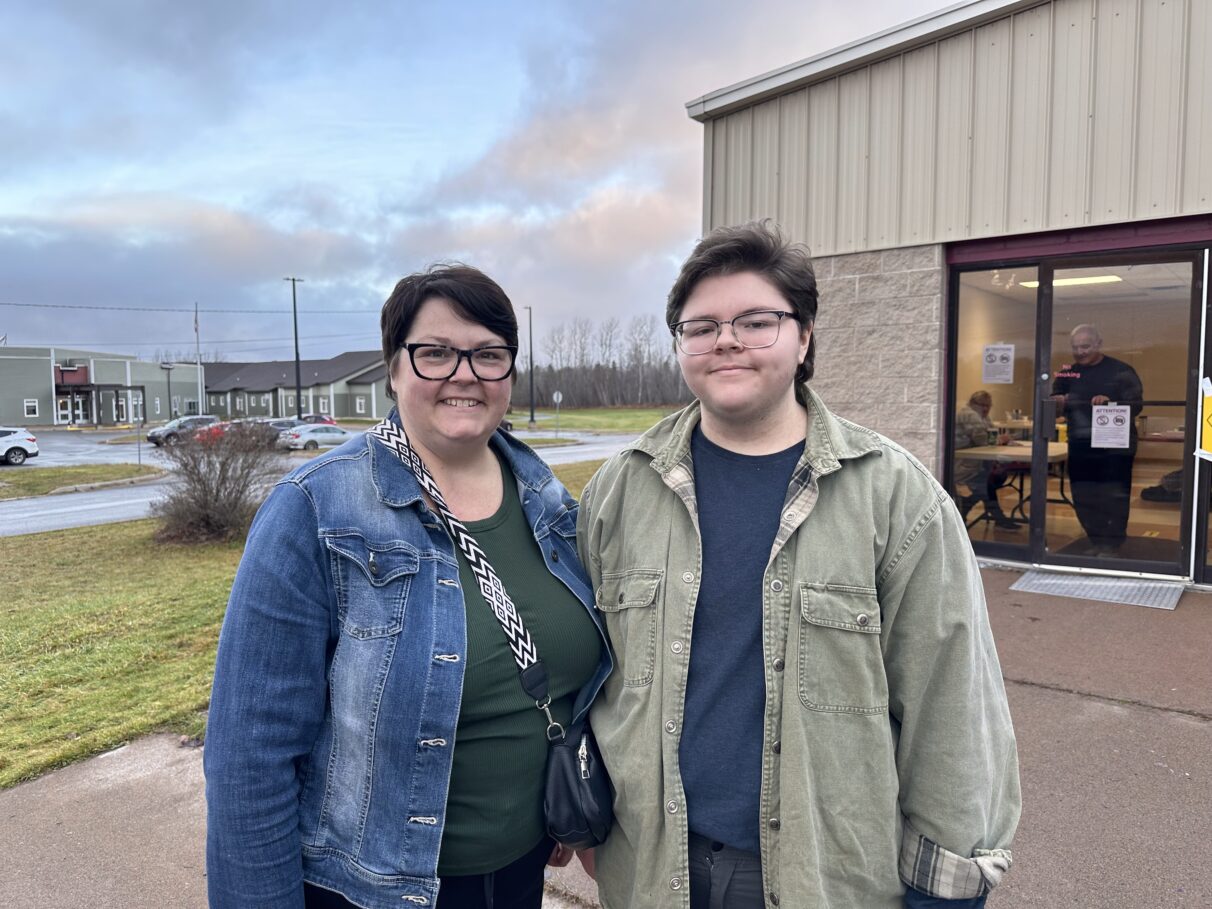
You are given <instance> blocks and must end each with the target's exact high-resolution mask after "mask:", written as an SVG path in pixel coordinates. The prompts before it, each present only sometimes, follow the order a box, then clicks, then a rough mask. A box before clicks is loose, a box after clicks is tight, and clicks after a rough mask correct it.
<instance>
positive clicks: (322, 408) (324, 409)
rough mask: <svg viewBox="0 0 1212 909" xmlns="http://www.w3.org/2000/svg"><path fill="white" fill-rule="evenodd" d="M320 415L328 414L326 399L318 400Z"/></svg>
mask: <svg viewBox="0 0 1212 909" xmlns="http://www.w3.org/2000/svg"><path fill="white" fill-rule="evenodd" d="M320 413H328V398H325V397H321V398H320Z"/></svg>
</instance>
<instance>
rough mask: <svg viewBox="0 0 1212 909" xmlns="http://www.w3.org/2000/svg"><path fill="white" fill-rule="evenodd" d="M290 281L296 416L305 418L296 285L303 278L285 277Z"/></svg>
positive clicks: (300, 282) (301, 281) (284, 279)
mask: <svg viewBox="0 0 1212 909" xmlns="http://www.w3.org/2000/svg"><path fill="white" fill-rule="evenodd" d="M282 280H283V281H289V282H290V312H291V315H292V316H294V320H295V416H296V417H298V418H299V419H300V420H302V419H303V371H302V369H301V367H300V366H299V297H298V294H297V292H296V288H295V285H297V284H302V283H303V279H302V278H283V279H282Z"/></svg>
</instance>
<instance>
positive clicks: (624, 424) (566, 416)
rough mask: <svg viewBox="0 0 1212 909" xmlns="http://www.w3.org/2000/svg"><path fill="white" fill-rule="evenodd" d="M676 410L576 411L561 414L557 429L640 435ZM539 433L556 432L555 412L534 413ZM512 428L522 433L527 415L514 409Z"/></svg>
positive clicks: (646, 408)
mask: <svg viewBox="0 0 1212 909" xmlns="http://www.w3.org/2000/svg"><path fill="white" fill-rule="evenodd" d="M678 409H679V408H677V407H578V408H572V409H570V410H563V409H561V410H560V429H575V430H577V431H578V432H601V433H620V434H631V435H637V436H638V435H639V434H640V433H642V432H645V431H646V430H648V429H651V428H652V426H653V425H654V424H655V423H657V422H658V421H659V420H661V419H662V418H663V417H667V416H669V414H671V413H673V412H674V411H675V410H678ZM534 415H535V422H536V424H537V428H538V429H555V428H556V412H555V411H554V410H536V411H535V414H534ZM511 419H512V420H513V425H514V426H515V427H516V428H517V429H518V430H521V429H524V428H525V427H526V424H527V422H528V421H529V420H530V411H529V410H521V409H519V408H517V407H515V408H514V414H513V416H512V417H511Z"/></svg>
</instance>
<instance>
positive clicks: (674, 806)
mask: <svg viewBox="0 0 1212 909" xmlns="http://www.w3.org/2000/svg"><path fill="white" fill-rule="evenodd" d="M665 810H666V811H668V812H669V813H670V814H677V813H678V803H677V802H675V801H674V800H673V799H670V800H669V801H667V802H666V803H665Z"/></svg>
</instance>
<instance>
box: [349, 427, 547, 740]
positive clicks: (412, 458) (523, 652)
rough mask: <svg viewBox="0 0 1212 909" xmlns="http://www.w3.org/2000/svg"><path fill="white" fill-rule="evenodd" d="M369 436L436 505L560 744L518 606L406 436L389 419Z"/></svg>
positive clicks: (526, 687)
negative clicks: (380, 443) (405, 470)
mask: <svg viewBox="0 0 1212 909" xmlns="http://www.w3.org/2000/svg"><path fill="white" fill-rule="evenodd" d="M367 432H368V433H369V434H370V435H372V436H374V437H375V438H376V439H378V440H379V441H380V442H382V443H383V445H385V446H386V447H387V448H388V449H389V450H391V451H393V452H395V454H396V455H397V456H398V457H399V458H400V460H401V461H403V462H404V466H405V467H407V468H408V469H409V470H411V471H412V473H413V475H414V476H415V477H416V478H417V482H418V483H420V484H421V488H422V489H424V490H425V492H426V493H428V495H429V498H430V499H431V500H432V501H433V503H434V505H436V506H437V508H438V513H439V514H440V515H441V516H442V520H443V521H444V522H445V523H446V529H447V530H448V531H449V533H450V536H451V539H453V540H454V541H455V545H457V546H458V547H459V549H460V550H461V551H462V553H463V556H464V558H466V559H467V564H468V566H469V567H470V568H471V572H472V574H474V575H475V576H476V581H477V582H478V583H479V585H480V593H481V595H482V596H483V597H484V602H485V603H487V604H488V605H489V607H490V608H491V609H492V614H493V615H494V616H496V619H497V622H498V623H500V626H501V630H502V631H504V632H505V638H506V640H508V641H509V649H510V650H511V651H512V652H513V659H514V662H515V663H517V664H518V678H519V680H520V681H521V684H522V690H523V691H525V692H526V694H527V696H529V697H531V698H533V699H534V705H535V707H537V708H538V709H539V710H541V711H543V713H544V714H545V715H546V716H547V738H548V740H549V741H553V742H554V741H558V740H560V739H563V738H564V727H563V726H561V725H560V724H559V723H557V722H556V721H555V719H554V718H553V717H552V715H551V695H550V693H548V690H547V667H546V666H544V665H543V660H542V659H541V658H540V657H539V652H538V650H537V649H536V648H535V646H534V640H533V639H532V638H531V637H530V632H529V631H527V630H526V626H525V625H524V624H523V623H522V616H521V615H520V614H519V613H518V610H517V607H515V606H514V605H513V600H512V599H510V596H509V592H508V591H507V590H506V589H505V585H504V584H502V583H501V579H500V578H499V577H498V576H497V573H496V571H495V570H494V569H493V567H492V563H491V562H489V561H488V556H487V555H485V554H484V550H483V549H481V548H480V544H479V543H477V542H476V539H475V537H473V536H472V535H471V531H469V530H468V529H467V526H466V525H465V524H464V523H463V522H462V521H460V520H459V519H458V518H456V517H455V516H454V515H453V514H452V513H451V511H450V507H449V506H448V505H447V504H446V500H445V499H444V498H442V492H441V490H439V489H438V484H437V482H436V481H435V480H434V478H433V474H431V473H430V472H429V468H428V467H426V466H425V462H424V461H422V460H421V455H420V454H419V453H418V452H417V450H416V449H415V448H413V447H412V445H411V444H410V443H409V441H408V435H407V434H406V433H405V432H404V430H403V429H402V428H401V427H399V426H397V425H396V424H395V423H393V422H391V420H383V421H382V422H380V423H377V424H375V425H374V426H372V427H371V428H370V429H369V430H367Z"/></svg>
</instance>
